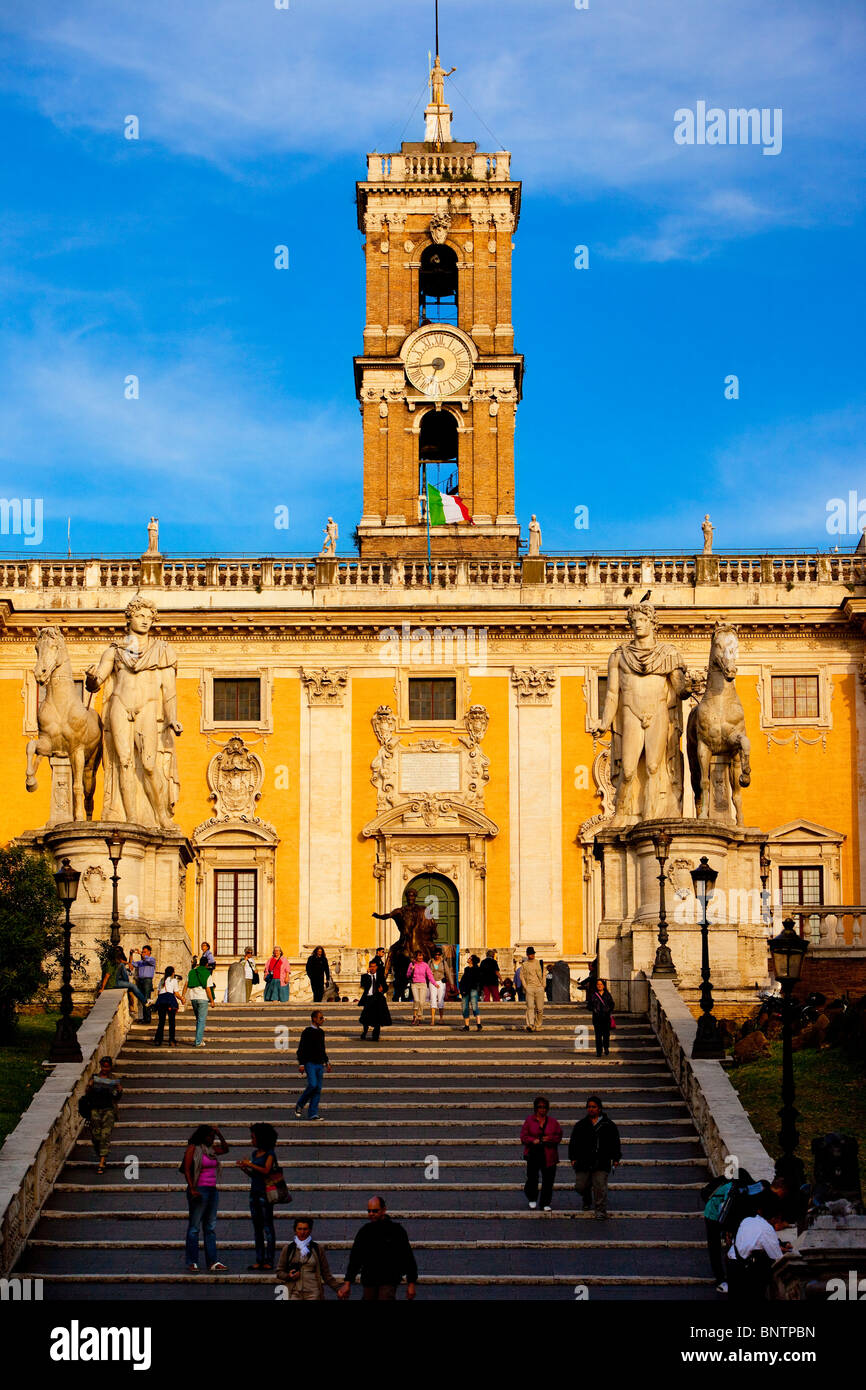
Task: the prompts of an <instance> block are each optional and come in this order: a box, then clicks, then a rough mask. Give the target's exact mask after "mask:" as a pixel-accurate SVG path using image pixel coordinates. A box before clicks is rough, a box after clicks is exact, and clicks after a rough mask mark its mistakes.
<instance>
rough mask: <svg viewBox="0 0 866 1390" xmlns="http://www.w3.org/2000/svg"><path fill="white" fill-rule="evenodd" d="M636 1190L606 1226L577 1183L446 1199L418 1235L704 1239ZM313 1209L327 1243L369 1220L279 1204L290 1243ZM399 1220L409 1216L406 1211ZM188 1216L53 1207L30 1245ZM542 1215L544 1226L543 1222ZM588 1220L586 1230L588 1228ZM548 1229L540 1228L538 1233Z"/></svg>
mask: <svg viewBox="0 0 866 1390" xmlns="http://www.w3.org/2000/svg"><path fill="white" fill-rule="evenodd" d="M632 1206H633V1201H632V1197H631V1194H630V1197H629V1207H630V1209H629V1210H625V1209H622V1210H617V1211H616V1212H615V1213H614V1214H613V1215H612V1216H611V1218H610V1220H609V1221H608V1223H607V1225H606V1226H605V1227H604V1231H603V1234H602V1223H601V1222H596V1221H595V1218H594V1217H593V1216H592V1214H591V1213H585V1212H583V1211H581V1209H580V1204H579V1203H576V1199H575V1196H574V1193H573V1192H571V1190H570V1189H566V1190H565V1191H560V1190H559V1189H557V1188H555V1189H554V1199H553V1211H552V1212H542V1211H530V1210H529V1209H528V1207H526V1206H525V1205H524V1207H523V1208H522V1209H521V1210H520V1211H500V1212H490V1211H486V1212H485V1211H460V1210H458V1209H456V1208H450V1207H447V1206H445V1205H444V1204H443V1203H440V1204H439V1208H438V1209H437V1210H435V1211H433V1210H427V1211H425V1213H424V1215H423V1216H416V1215H413V1216H412V1218H411V1222H410V1225H411V1236H412V1239H413V1240H427V1241H436V1240H439V1241H442V1240H443V1239H445V1240H447V1241H448V1242H449V1243H450V1239H451V1237H452V1236H453V1237H454V1238H459V1239H462V1240H469V1241H473V1240H474V1241H479V1240H486V1241H490V1240H496V1241H498V1240H500V1239H502V1240H536V1241H538V1240H543V1241H546V1240H548V1239H550V1240H564V1241H570V1242H572V1243H573V1242H575V1241H581V1240H584V1239H589V1240H598V1241H599V1242H602V1243H609V1240H611V1239H615V1240H625V1241H634V1240H637V1241H641V1240H649V1241H667V1240H668V1239H673V1240H691V1241H697V1242H698V1244H699V1245H700V1244H702V1243H703V1240H704V1221H703V1216H702V1215H701V1213H700V1211H698V1210H695V1211H687V1212H678V1211H675V1210H668V1209H666V1210H663V1211H659V1212H652V1211H645V1212H644V1211H635V1210H632V1209H631V1207H632ZM301 1213H302V1214H303V1215H305V1216H309V1217H310V1218H311V1219H313V1220H314V1221H316V1222H317V1227H316V1239H317V1240H321V1242H322V1243H323V1244H324V1245H326V1246H328V1247H329V1248H330V1246H331V1245H332V1244H333V1242H335V1241H337V1242H340V1241H343V1242H345V1241H352V1240H353V1239H354V1237H355V1234H356V1233H357V1231H358V1229H359V1227H360V1226H361V1224H362V1222H363V1221H364V1220H365V1217H364V1213H363V1208H362V1207H360V1206H359V1207H358V1208H356V1209H354V1210H346V1209H345V1208H344V1209H343V1210H338V1209H336V1208H335V1209H334V1211H331V1212H328V1211H324V1212H323V1211H321V1210H320V1209H319V1208H318V1207H314V1206H311V1204H310V1203H305V1204H304V1206H303V1208H298V1209H297V1211H296V1210H295V1207H294V1205H292V1206H290V1207H283V1206H280V1207H279V1208H278V1209H277V1212H276V1223H275V1224H276V1230H277V1239H278V1240H279V1241H282V1242H283V1243H285V1242H286V1241H288V1240H290V1239H291V1235H292V1222H293V1221H294V1218H295V1216H296V1215H299V1214H301ZM218 1220H219V1229H220V1231H221V1232H222V1235H221V1241H222V1242H223V1243H225V1241H236V1242H237V1241H240V1242H244V1241H245V1239H246V1237H247V1236H248V1235H249V1236H250V1239H251V1238H252V1237H251V1227H250V1216H249V1211H248V1210H239V1211H226V1210H225V1209H222V1210H221V1211H220V1213H219V1218H218ZM400 1220H404V1218H403V1217H402V1216H401V1217H400ZM185 1222H186V1205H185V1203H184V1202H183V1201H182V1200H181V1202H180V1203H179V1204H177V1205H176V1207H175V1209H174V1210H173V1211H162V1212H147V1213H144V1212H135V1213H129V1214H127V1213H125V1212H114V1213H112V1212H100V1213H99V1215H98V1217H96V1216H91V1215H88V1214H86V1213H78V1214H77V1215H72V1214H70V1213H68V1212H54V1213H49V1214H46V1216H44V1217H43V1218H42V1219H41V1220H40V1222H39V1224H38V1226H37V1229H36V1231H35V1233H34V1234H33V1235H32V1236H31V1237H30V1240H29V1241H28V1245H29V1247H30V1249H31V1250H34V1249H42V1248H51V1247H54V1246H56V1245H57V1244H58V1243H67V1244H69V1243H71V1244H76V1245H80V1246H90V1245H92V1244H94V1242H104V1241H109V1242H121V1243H125V1244H126V1245H127V1246H128V1247H129V1248H130V1249H138V1248H139V1247H141V1248H142V1249H144V1248H146V1247H147V1246H149V1245H152V1246H153V1247H154V1248H161V1247H162V1246H166V1245H173V1244H176V1243H177V1242H178V1241H181V1242H182V1241H183V1234H184V1229H185ZM539 1222H543V1223H544V1224H543V1226H542V1227H539V1225H538V1223H539ZM585 1227H588V1234H587V1230H585V1229H584V1228H585ZM539 1232H541V1234H539Z"/></svg>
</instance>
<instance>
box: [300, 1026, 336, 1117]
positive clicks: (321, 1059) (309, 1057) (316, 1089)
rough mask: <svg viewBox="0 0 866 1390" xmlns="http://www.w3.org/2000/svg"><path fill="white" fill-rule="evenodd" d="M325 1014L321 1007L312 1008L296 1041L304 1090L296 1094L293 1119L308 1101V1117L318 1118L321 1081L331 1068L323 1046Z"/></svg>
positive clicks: (301, 1111)
mask: <svg viewBox="0 0 866 1390" xmlns="http://www.w3.org/2000/svg"><path fill="white" fill-rule="evenodd" d="M324 1027H325V1015H324V1014H323V1013H322V1010H321V1009H313V1012H312V1013H311V1014H310V1026H309V1027H308V1028H305V1029H304V1031H303V1033H302V1034H301V1040H300V1042H299V1043H298V1050H297V1053H296V1054H295V1055H296V1056H297V1059H298V1071H299V1072H300V1073H301V1076H303V1075H304V1074H305V1073H306V1077H307V1086H306V1090H304V1091H302V1093H301V1094H300V1095H299V1096H298V1099H297V1100H296V1101H295V1119H296V1120H300V1119H301V1117H302V1115H303V1113H304V1106H305V1105H306V1104H307V1102H309V1105H310V1119H311V1120H318V1118H319V1099H320V1097H321V1094H322V1081H323V1080H324V1076H325V1072H326V1071H330V1070H331V1063H330V1062H329V1061H328V1051H327V1048H326V1047H325V1034H324V1031H323V1030H324Z"/></svg>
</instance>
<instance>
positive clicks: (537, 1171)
mask: <svg viewBox="0 0 866 1390" xmlns="http://www.w3.org/2000/svg"><path fill="white" fill-rule="evenodd" d="M520 1142H521V1144H522V1145H523V1157H524V1158H525V1159H526V1183H525V1185H524V1188H523V1191H524V1192H525V1193H526V1200H527V1202H528V1203H529V1205H530V1207H531V1208H532V1210H533V1211H535V1208H536V1207H537V1206H538V1204H539V1201H540V1203H541V1206H542V1207H543V1209H544V1210H545V1211H550V1207H551V1202H552V1200H553V1184H554V1181H555V1179H556V1165H557V1163H558V1162H559V1145H560V1144H561V1142H562V1126H561V1125H560V1123H559V1121H558V1120H556V1119H554V1117H553V1115H551V1113H550V1101H549V1100H548V1099H547V1096H536V1097H535V1100H534V1101H533V1102H532V1114H531V1115H528V1116H527V1117H526V1119H525V1120H524V1121H523V1128H522V1129H521V1131H520ZM539 1187H540V1188H541V1196H540V1197H539Z"/></svg>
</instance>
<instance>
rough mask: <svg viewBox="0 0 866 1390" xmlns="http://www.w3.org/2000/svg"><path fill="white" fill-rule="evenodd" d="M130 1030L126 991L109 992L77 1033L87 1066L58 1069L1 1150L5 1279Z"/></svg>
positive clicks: (0, 1254) (0, 1251) (0, 1256)
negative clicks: (96, 1084) (102, 1071)
mask: <svg viewBox="0 0 866 1390" xmlns="http://www.w3.org/2000/svg"><path fill="white" fill-rule="evenodd" d="M128 1029H129V1006H128V1004H127V997H126V990H122V989H110V990H106V991H105V992H104V993H103V994H101V995H100V996H99V998H98V999H97V1001H96V1003H95V1004H94V1005H93V1008H92V1009H91V1010H90V1013H89V1014H88V1015H87V1017H86V1018H85V1019H84V1021H83V1023H82V1024H81V1026H80V1028H79V1030H78V1042H79V1046H80V1047H81V1054H82V1057H83V1058H84V1061H83V1062H63V1063H61V1064H59V1065H58V1066H55V1067H54V1068H53V1070H52V1071H51V1072H50V1074H49V1075H48V1077H47V1079H46V1080H45V1082H44V1083H43V1084H42V1086H41V1087H40V1088H39V1090H38V1091H37V1092H36V1095H35V1096H34V1097H33V1099H32V1101H31V1102H30V1105H29V1107H28V1108H27V1110H26V1111H25V1112H24V1114H23V1115H22V1117H21V1120H20V1121H19V1123H18V1125H17V1127H16V1128H15V1129H13V1131H12V1133H11V1134H10V1135H9V1137H8V1139H7V1140H6V1143H5V1144H4V1145H3V1147H2V1149H0V1276H2V1277H4V1278H5V1277H6V1276H7V1275H8V1274H9V1273H10V1271H11V1270H12V1269H14V1267H15V1263H16V1261H17V1260H18V1258H19V1256H20V1255H21V1252H22V1250H23V1249H24V1246H25V1244H26V1242H27V1237H28V1235H29V1234H30V1232H31V1230H32V1229H33V1226H34V1224H35V1223H36V1220H37V1218H38V1216H39V1213H40V1211H41V1209H42V1206H43V1204H44V1202H45V1201H46V1199H47V1198H48V1197H49V1196H50V1194H51V1189H52V1188H53V1186H54V1183H55V1182H56V1180H57V1176H58V1174H59V1173H60V1170H61V1168H62V1167H63V1165H64V1163H65V1162H66V1160H67V1158H68V1157H69V1154H70V1153H71V1151H72V1148H73V1146H74V1144H75V1141H76V1139H77V1137H78V1132H79V1130H80V1129H81V1124H82V1121H81V1117H80V1115H79V1113H78V1102H79V1100H80V1099H81V1097H82V1096H83V1095H84V1092H85V1090H86V1089H87V1083H88V1081H89V1080H90V1078H91V1077H92V1076H94V1075H95V1074H96V1072H97V1071H98V1069H99V1058H100V1057H104V1056H106V1055H108V1056H109V1057H116V1056H117V1054H118V1052H119V1051H120V1048H121V1046H122V1044H123V1040H124V1038H125V1037H126V1034H127V1031H128ZM122 1103H123V1102H122V1101H121V1104H122Z"/></svg>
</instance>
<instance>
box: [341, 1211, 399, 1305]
mask: <svg viewBox="0 0 866 1390" xmlns="http://www.w3.org/2000/svg"><path fill="white" fill-rule="evenodd" d="M367 1216H368V1218H369V1219H368V1221H367V1225H366V1226H362V1227H361V1229H360V1231H359V1232H358V1234H357V1235H356V1236H355V1241H354V1244H353V1245H352V1253H351V1254H350V1256H349V1265H348V1268H347V1270H346V1281H345V1283H344V1284H343V1286H342V1288H341V1289H339V1290H338V1293H339V1297H340V1298H348V1297H349V1295H350V1294H351V1292H352V1285H353V1283H354V1282H355V1279H356V1278H357V1277H358V1275H359V1274H360V1276H361V1287H362V1288H363V1290H364V1293H363V1297H364V1298H365V1299H366V1300H368V1301H370V1300H372V1299H377V1300H380V1301H383V1302H384V1301H385V1300H386V1299H388V1300H391V1299H395V1298H396V1297H397V1287H398V1285H399V1284H400V1283H401V1282H402V1279H403V1276H404V1275H405V1276H406V1297H407V1298H414V1297H415V1284H416V1282H417V1279H418V1266H417V1264H416V1263H415V1256H414V1255H413V1254H412V1247H411V1245H410V1244H409V1237H408V1236H407V1234H406V1232H405V1231H404V1229H403V1227H402V1226H400V1225H398V1223H397V1222H396V1221H392V1220H391V1218H390V1216H389V1215H388V1213H387V1211H386V1209H385V1199H384V1197H371V1198H370V1200H369V1202H368V1203H367Z"/></svg>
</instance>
